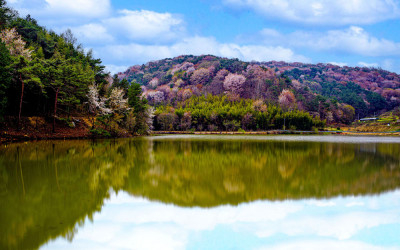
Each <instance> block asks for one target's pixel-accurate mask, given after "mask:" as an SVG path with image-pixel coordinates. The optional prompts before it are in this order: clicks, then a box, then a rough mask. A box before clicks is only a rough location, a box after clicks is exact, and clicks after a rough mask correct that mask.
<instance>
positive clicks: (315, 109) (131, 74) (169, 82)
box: [118, 55, 400, 123]
mask: <svg viewBox="0 0 400 250" xmlns="http://www.w3.org/2000/svg"><path fill="white" fill-rule="evenodd" d="M118 77H119V78H120V79H123V78H125V79H127V80H128V81H129V82H132V81H133V82H137V83H139V84H141V85H142V89H143V91H144V93H143V95H144V96H145V97H146V98H147V99H148V101H149V103H150V104H151V105H156V106H157V105H160V104H164V105H167V104H168V105H172V106H176V105H177V104H178V103H180V102H182V101H185V100H186V99H189V98H191V97H192V96H199V95H206V94H213V95H226V96H227V97H228V98H229V99H230V100H240V99H243V98H244V99H254V100H262V101H263V102H264V103H265V104H267V105H269V104H272V105H279V106H280V107H281V108H282V109H298V110H301V111H306V112H308V113H310V114H311V115H312V116H313V117H319V118H321V119H326V121H327V122H328V123H350V122H352V121H353V120H354V119H356V118H358V117H360V118H362V117H366V116H370V115H374V114H376V115H377V114H380V113H383V112H386V111H389V110H392V109H394V108H396V107H398V106H399V104H400V75H398V74H396V73H392V72H388V71H385V70H381V69H372V68H359V67H355V68H354V67H339V66H335V65H331V64H303V63H285V62H275V61H272V62H251V63H249V62H243V61H239V60H238V59H226V58H220V57H215V56H210V55H206V56H190V55H189V56H179V57H175V58H172V59H171V58H168V59H164V60H159V61H153V62H149V63H147V64H145V65H136V66H132V67H130V68H129V69H128V70H127V71H125V72H123V73H119V74H118Z"/></svg>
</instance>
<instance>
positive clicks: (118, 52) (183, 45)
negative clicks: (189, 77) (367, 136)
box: [100, 36, 310, 64]
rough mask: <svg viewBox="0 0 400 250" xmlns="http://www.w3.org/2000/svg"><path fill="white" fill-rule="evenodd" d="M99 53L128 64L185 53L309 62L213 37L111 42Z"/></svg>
mask: <svg viewBox="0 0 400 250" xmlns="http://www.w3.org/2000/svg"><path fill="white" fill-rule="evenodd" d="M100 51H101V52H100V53H101V54H102V55H105V57H108V58H109V59H110V60H113V61H120V62H123V63H127V64H134V63H144V62H147V61H151V60H159V59H164V58H170V57H175V56H179V55H184V54H192V55H204V54H212V55H216V56H222V57H228V58H239V59H241V60H245V61H252V60H255V61H270V60H277V61H288V62H294V61H300V62H310V60H309V59H308V58H306V57H304V56H302V55H297V54H295V53H294V52H293V51H292V50H291V49H288V48H284V47H281V46H263V45H238V44H234V43H219V42H218V41H217V40H216V39H215V38H213V37H198V36H196V37H188V38H183V39H182V40H181V41H178V42H176V43H174V44H172V45H143V44H138V43H132V44H129V45H110V46H106V47H104V48H103V49H100Z"/></svg>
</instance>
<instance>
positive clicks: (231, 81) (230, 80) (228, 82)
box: [224, 73, 246, 96]
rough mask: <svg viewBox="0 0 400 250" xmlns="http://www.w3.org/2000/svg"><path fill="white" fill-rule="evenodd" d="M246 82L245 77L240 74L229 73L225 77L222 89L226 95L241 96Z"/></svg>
mask: <svg viewBox="0 0 400 250" xmlns="http://www.w3.org/2000/svg"><path fill="white" fill-rule="evenodd" d="M245 82H246V77H244V76H243V75H241V74H236V73H235V74H232V73H230V74H229V75H227V76H226V77H225V80H224V89H225V90H226V92H227V93H231V94H235V95H239V96H240V95H241V94H242V92H243V90H244V88H243V87H244V83H245Z"/></svg>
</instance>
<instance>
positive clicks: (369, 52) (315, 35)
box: [260, 26, 400, 56]
mask: <svg viewBox="0 0 400 250" xmlns="http://www.w3.org/2000/svg"><path fill="white" fill-rule="evenodd" d="M260 36H261V37H262V38H263V40H264V42H265V43H267V44H284V45H286V46H289V47H306V48H310V49H313V50H317V51H332V52H344V53H346V54H358V55H363V56H399V55H400V43H397V42H394V41H390V40H386V39H380V38H376V37H374V36H372V35H371V34H369V33H368V32H366V31H365V30H364V29H363V28H361V27H358V26H351V27H349V28H347V29H342V30H329V31H327V32H306V31H295V32H293V33H290V34H282V33H279V32H277V31H274V30H270V29H266V30H262V31H261V32H260Z"/></svg>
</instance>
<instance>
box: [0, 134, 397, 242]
mask: <svg viewBox="0 0 400 250" xmlns="http://www.w3.org/2000/svg"><path fill="white" fill-rule="evenodd" d="M199 138H200V139H163V138H158V137H151V138H138V139H120V140H105V141H98V142H91V141H55V142H37V143H23V144H11V145H2V146H1V148H0V204H2V205H1V206H0V224H1V225H2V226H1V227H0V248H1V249H31V248H38V247H40V246H41V245H43V244H45V243H46V242H48V241H49V240H51V239H55V238H57V237H59V236H63V237H65V238H67V239H69V240H72V239H73V237H74V234H75V233H76V231H77V228H78V227H79V226H82V225H83V224H84V223H85V222H86V221H87V220H92V217H93V215H94V213H95V212H98V211H101V208H102V206H103V203H104V201H105V200H106V199H107V198H108V197H109V196H110V192H112V191H115V192H118V191H120V190H124V191H126V192H128V193H130V194H131V195H134V196H140V197H145V198H146V199H149V200H155V201H161V202H164V203H172V204H175V205H178V206H185V207H193V206H196V207H213V206H219V205H222V204H231V205H237V204H240V203H242V202H250V201H255V200H260V199H267V200H285V199H306V198H331V197H336V196H339V195H341V196H347V195H369V194H379V193H382V192H386V191H389V190H394V189H396V188H398V187H399V185H400V144H398V143H397V144H396V143H373V144H357V143H334V142H290V141H263V140H251V139H248V138H246V139H243V138H241V137H237V138H235V139H232V140H218V139H209V138H207V137H199ZM132 216H134V215H132Z"/></svg>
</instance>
